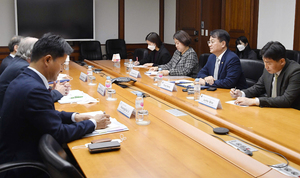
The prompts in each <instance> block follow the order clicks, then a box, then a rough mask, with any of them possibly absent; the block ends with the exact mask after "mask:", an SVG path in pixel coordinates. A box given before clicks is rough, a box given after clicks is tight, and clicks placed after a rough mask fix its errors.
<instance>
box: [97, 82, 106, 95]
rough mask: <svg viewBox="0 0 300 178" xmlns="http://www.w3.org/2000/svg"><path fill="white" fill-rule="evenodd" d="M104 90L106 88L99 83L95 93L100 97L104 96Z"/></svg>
mask: <svg viewBox="0 0 300 178" xmlns="http://www.w3.org/2000/svg"><path fill="white" fill-rule="evenodd" d="M105 90H106V87H105V86H103V85H102V84H101V83H99V85H98V88H97V92H98V93H100V95H102V96H105Z"/></svg>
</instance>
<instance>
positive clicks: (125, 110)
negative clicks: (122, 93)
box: [117, 101, 134, 118]
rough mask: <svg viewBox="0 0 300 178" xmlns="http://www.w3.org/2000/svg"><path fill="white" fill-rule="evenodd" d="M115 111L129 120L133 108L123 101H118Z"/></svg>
mask: <svg viewBox="0 0 300 178" xmlns="http://www.w3.org/2000/svg"><path fill="white" fill-rule="evenodd" d="M117 110H118V111H119V112H120V113H122V114H123V115H125V116H126V117H128V118H130V117H131V115H132V113H133V111H134V107H132V106H130V105H128V104H127V103H125V102H123V101H120V104H119V106H118V109H117Z"/></svg>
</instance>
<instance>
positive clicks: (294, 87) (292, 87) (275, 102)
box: [258, 70, 300, 108]
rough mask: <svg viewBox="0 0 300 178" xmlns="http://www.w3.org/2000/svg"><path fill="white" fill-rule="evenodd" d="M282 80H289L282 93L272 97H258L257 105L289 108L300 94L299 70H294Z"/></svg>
mask: <svg viewBox="0 0 300 178" xmlns="http://www.w3.org/2000/svg"><path fill="white" fill-rule="evenodd" d="M283 80H289V81H288V86H287V88H286V90H285V91H284V93H283V95H281V96H277V97H275V98H272V97H259V98H258V99H259V106H261V107H278V108H290V107H292V104H293V102H294V101H295V99H297V98H298V97H297V96H299V95H300V90H299V88H300V70H298V71H296V72H294V73H293V74H291V75H290V76H289V77H286V78H284V79H283Z"/></svg>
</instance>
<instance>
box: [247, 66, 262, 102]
mask: <svg viewBox="0 0 300 178" xmlns="http://www.w3.org/2000/svg"><path fill="white" fill-rule="evenodd" d="M265 72H267V71H266V70H264V73H263V75H262V76H261V77H260V78H259V79H258V81H257V83H256V84H254V85H253V86H252V87H250V88H248V89H245V90H242V91H243V92H244V93H245V95H246V97H248V98H253V97H257V96H261V95H263V94H265V93H266V88H265V83H264V82H265V81H264V78H265Z"/></svg>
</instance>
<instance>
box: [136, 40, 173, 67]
mask: <svg viewBox="0 0 300 178" xmlns="http://www.w3.org/2000/svg"><path fill="white" fill-rule="evenodd" d="M155 53H158V54H156V55H157V58H156V61H155V62H154V58H155ZM171 58H172V56H171V54H170V53H169V51H168V50H167V49H166V48H165V46H164V45H163V44H162V45H161V46H160V48H159V51H155V50H154V51H151V53H150V54H149V55H148V56H147V58H146V59H142V60H140V65H143V64H145V63H153V66H157V65H163V64H167V63H168V62H169V61H170V60H171Z"/></svg>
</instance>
